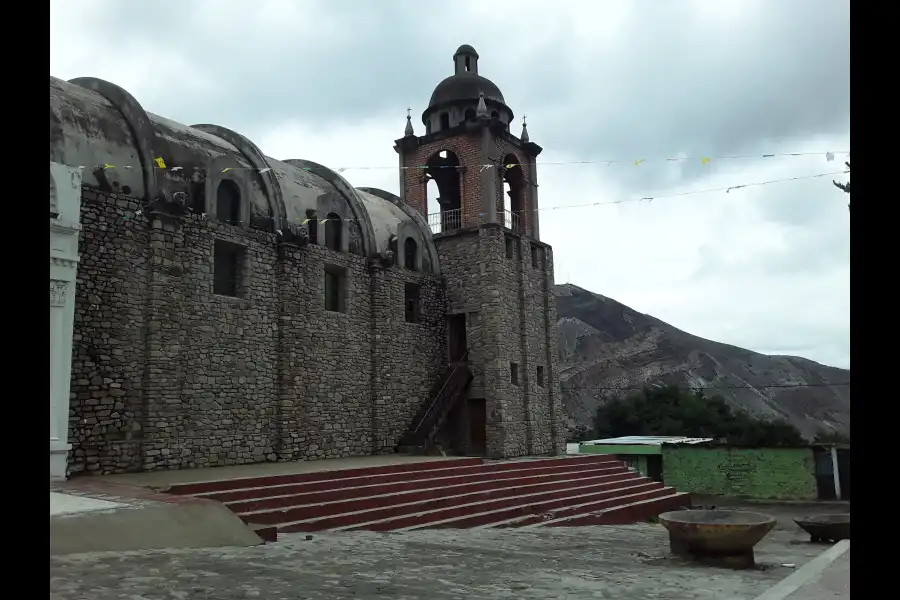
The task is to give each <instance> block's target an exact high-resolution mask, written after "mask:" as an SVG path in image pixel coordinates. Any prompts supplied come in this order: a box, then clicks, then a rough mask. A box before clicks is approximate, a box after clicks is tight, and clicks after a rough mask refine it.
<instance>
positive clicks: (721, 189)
mask: <svg viewBox="0 0 900 600" xmlns="http://www.w3.org/2000/svg"><path fill="white" fill-rule="evenodd" d="M849 172H850V171H832V172H831V173H816V174H815V175H801V176H799V177H786V178H784V179H770V180H769V181H757V182H753V183H742V184H740V185H732V186H728V187H718V188H708V189H705V190H691V191H687V192H677V193H674V194H661V195H658V196H643V197H641V198H626V199H624V200H609V201H606V202H586V203H583V204H560V205H558V206H548V207H544V208H540V209H535V210H560V209H565V208H585V207H588V206H604V205H607V204H624V203H626V202H650V201H652V200H659V199H662V198H677V197H680V196H693V195H695V194H710V193H712V192H725V193H726V194H730V193H731V192H733V191H734V190H739V189H743V188H748V187H757V186H761V185H771V184H773V183H788V182H791V181H801V180H804V179H815V178H817V177H830V176H831V175H842V174H845V173H849Z"/></svg>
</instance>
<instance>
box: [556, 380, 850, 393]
mask: <svg viewBox="0 0 900 600" xmlns="http://www.w3.org/2000/svg"><path fill="white" fill-rule="evenodd" d="M666 385H670V384H665V383H645V384H644V385H640V386H623V387H581V386H572V387H569V386H566V385H565V384H564V383H562V382H560V387H561V388H562V389H565V390H575V391H598V392H599V391H619V392H626V391H639V390H645V389H653V388H659V387H665V386H666ZM685 387H687V388H688V389H690V390H691V391H701V390H760V389H774V388H779V389H800V388H822V387H850V382H849V381H844V382H839V383H773V384H770V385H714V386H700V387H697V386H690V385H687V386H685Z"/></svg>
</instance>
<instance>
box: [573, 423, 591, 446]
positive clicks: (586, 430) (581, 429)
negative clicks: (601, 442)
mask: <svg viewBox="0 0 900 600" xmlns="http://www.w3.org/2000/svg"><path fill="white" fill-rule="evenodd" d="M566 438H567V439H566V442H568V443H570V444H574V443H576V442H587V441H588V440H592V439H594V432H593V430H592V429H591V428H590V427H588V426H587V425H576V426H575V427H573V428H571V429H569V432H568V435H567V436H566Z"/></svg>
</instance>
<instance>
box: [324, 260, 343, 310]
mask: <svg viewBox="0 0 900 600" xmlns="http://www.w3.org/2000/svg"><path fill="white" fill-rule="evenodd" d="M325 310H327V311H331V312H339V313H343V312H347V270H346V269H344V268H343V267H336V266H333V265H326V266H325Z"/></svg>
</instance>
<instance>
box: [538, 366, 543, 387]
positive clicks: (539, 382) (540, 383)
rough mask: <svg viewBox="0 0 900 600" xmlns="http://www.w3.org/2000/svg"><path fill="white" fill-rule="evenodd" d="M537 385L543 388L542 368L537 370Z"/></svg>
mask: <svg viewBox="0 0 900 600" xmlns="http://www.w3.org/2000/svg"><path fill="white" fill-rule="evenodd" d="M537 384H538V387H544V367H538V368H537Z"/></svg>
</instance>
